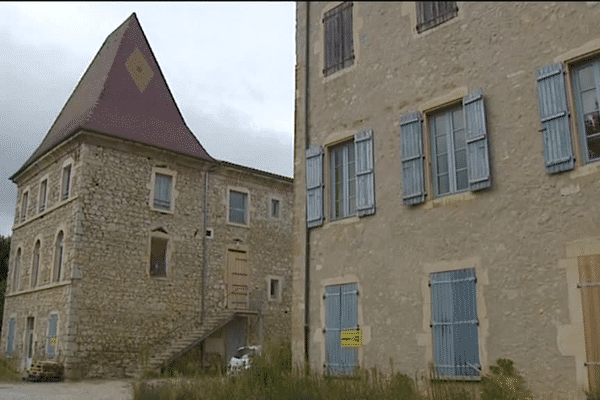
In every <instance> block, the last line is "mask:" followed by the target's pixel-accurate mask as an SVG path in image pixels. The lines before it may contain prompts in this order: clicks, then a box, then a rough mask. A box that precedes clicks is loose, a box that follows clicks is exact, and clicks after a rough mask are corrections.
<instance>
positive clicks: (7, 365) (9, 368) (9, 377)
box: [0, 358, 20, 381]
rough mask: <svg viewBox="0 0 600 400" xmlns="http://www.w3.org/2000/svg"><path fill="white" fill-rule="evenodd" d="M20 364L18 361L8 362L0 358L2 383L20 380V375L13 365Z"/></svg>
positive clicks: (0, 379)
mask: <svg viewBox="0 0 600 400" xmlns="http://www.w3.org/2000/svg"><path fill="white" fill-rule="evenodd" d="M16 362H18V361H17V360H16V359H13V360H6V359H4V358H0V381H13V380H19V379H20V374H19V373H18V372H17V370H16V369H15V368H13V365H15V363H16Z"/></svg>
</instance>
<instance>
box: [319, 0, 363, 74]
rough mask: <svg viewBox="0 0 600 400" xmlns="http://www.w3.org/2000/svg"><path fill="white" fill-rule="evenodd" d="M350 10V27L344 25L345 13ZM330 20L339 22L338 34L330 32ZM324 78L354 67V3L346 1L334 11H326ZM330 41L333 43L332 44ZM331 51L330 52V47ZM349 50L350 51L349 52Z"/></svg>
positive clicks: (324, 20) (333, 9) (324, 17)
mask: <svg viewBox="0 0 600 400" xmlns="http://www.w3.org/2000/svg"><path fill="white" fill-rule="evenodd" d="M348 8H349V9H350V11H349V15H350V18H349V19H350V21H349V23H348V25H349V27H347V26H346V25H345V24H344V13H345V12H346V10H347V9H348ZM330 19H335V20H337V21H334V23H335V22H337V26H338V30H337V31H336V32H329V30H330V26H329V24H328V22H329V20H330ZM322 22H323V76H324V77H328V76H331V75H333V74H335V73H336V72H339V71H341V70H344V69H346V68H348V67H351V66H352V65H354V61H355V58H356V56H355V51H354V47H355V46H354V3H353V2H352V1H345V2H342V3H341V4H338V5H337V6H335V7H333V8H332V9H330V10H328V11H326V12H325V13H324V14H323V19H322ZM330 41H332V42H333V44H332V43H330ZM336 42H339V56H338V57H337V59H335V60H330V58H334V57H333V56H334V55H335V49H334V48H335V43H336ZM330 46H331V49H330V50H328V47H330ZM348 48H349V50H347V49H348Z"/></svg>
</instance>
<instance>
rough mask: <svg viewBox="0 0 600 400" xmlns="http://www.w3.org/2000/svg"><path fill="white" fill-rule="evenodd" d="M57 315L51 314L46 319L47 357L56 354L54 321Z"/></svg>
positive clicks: (52, 356)
mask: <svg viewBox="0 0 600 400" xmlns="http://www.w3.org/2000/svg"><path fill="white" fill-rule="evenodd" d="M57 319H58V315H56V314H52V315H50V318H49V320H48V346H47V351H46V355H47V357H48V358H54V357H55V356H56V322H57Z"/></svg>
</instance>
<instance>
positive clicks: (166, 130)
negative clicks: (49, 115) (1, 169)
mask: <svg viewBox="0 0 600 400" xmlns="http://www.w3.org/2000/svg"><path fill="white" fill-rule="evenodd" d="M80 129H88V130H92V131H95V132H99V133H103V134H107V135H110V136H116V137H119V138H122V139H126V140H130V141H135V142H139V143H145V144H149V145H152V146H155V147H159V148H162V149H166V150H171V151H175V152H178V153H182V154H186V155H189V156H193V157H197V158H201V159H204V160H209V161H213V160H214V159H213V158H212V157H211V156H210V155H208V153H207V152H206V150H205V149H204V147H202V145H201V144H200V142H199V141H198V139H196V137H195V136H194V134H193V133H192V131H190V129H189V128H188V127H187V125H186V124H185V121H184V120H183V117H182V116H181V113H180V112H179V108H178V107H177V104H175V99H173V95H172V94H171V91H170V90H169V87H168V85H167V82H166V80H165V78H164V77H163V74H162V72H161V70H160V67H159V66H158V63H157V62H156V59H155V58H154V54H153V53H152V49H150V45H149V44H148V41H147V40H146V35H144V32H143V31H142V27H141V26H140V23H139V21H138V19H137V17H136V15H135V13H133V14H131V16H130V17H129V18H128V19H127V20H126V21H125V22H123V24H121V26H119V27H118V28H117V29H116V30H115V31H114V32H113V33H111V34H110V35H109V36H108V37H107V38H106V40H105V42H104V44H103V45H102V47H101V48H100V51H99V52H98V53H97V54H96V57H94V60H93V61H92V63H91V64H90V66H89V67H88V69H87V71H86V72H85V74H84V75H83V77H82V78H81V80H80V81H79V84H78V85H77V87H76V88H75V90H74V91H73V93H72V94H71V97H69V99H68V100H67V103H66V104H65V106H64V107H63V109H62V111H61V112H60V114H59V115H58V118H56V121H54V124H53V125H52V127H51V128H50V131H49V132H48V134H47V135H46V137H45V138H44V140H42V143H41V144H40V145H39V146H38V148H37V149H36V150H35V151H34V152H33V154H32V155H31V156H30V157H29V158H28V159H27V161H25V163H24V164H23V166H22V167H21V168H20V169H19V171H17V172H16V173H15V174H14V175H13V176H12V177H11V179H13V178H14V177H15V176H17V175H18V174H20V173H21V172H23V171H24V170H25V169H26V168H27V167H28V166H29V165H31V164H33V163H34V162H35V161H36V160H37V159H38V158H40V157H41V156H42V155H44V154H45V153H47V152H48V151H50V150H52V149H53V148H54V147H55V146H56V145H58V144H59V143H61V142H62V141H64V140H65V139H67V138H69V137H70V136H72V135H74V134H75V133H77V132H78V131H79V130H80Z"/></svg>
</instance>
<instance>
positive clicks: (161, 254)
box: [150, 237, 169, 277]
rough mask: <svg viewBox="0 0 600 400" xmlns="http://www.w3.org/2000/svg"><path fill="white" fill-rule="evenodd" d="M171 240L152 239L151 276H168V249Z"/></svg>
mask: <svg viewBox="0 0 600 400" xmlns="http://www.w3.org/2000/svg"><path fill="white" fill-rule="evenodd" d="M168 245H169V240H168V239H166V238H161V237H152V238H151V239H150V276H157V277H166V276H167V247H168Z"/></svg>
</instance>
